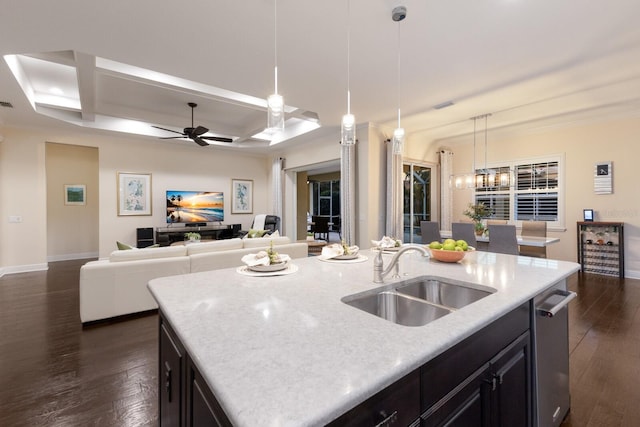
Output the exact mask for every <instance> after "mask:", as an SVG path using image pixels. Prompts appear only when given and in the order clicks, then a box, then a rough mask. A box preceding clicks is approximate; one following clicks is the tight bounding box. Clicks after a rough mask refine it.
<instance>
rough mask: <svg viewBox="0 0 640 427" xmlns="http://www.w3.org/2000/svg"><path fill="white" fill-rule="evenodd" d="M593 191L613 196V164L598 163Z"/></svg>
mask: <svg viewBox="0 0 640 427" xmlns="http://www.w3.org/2000/svg"><path fill="white" fill-rule="evenodd" d="M593 191H594V192H595V193H596V194H613V162H598V163H596V165H595V171H594V173H593Z"/></svg>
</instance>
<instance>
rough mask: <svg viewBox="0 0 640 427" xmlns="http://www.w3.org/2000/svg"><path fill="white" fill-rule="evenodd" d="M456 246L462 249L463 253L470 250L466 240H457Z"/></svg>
mask: <svg viewBox="0 0 640 427" xmlns="http://www.w3.org/2000/svg"><path fill="white" fill-rule="evenodd" d="M456 246H458V247H460V248H462V250H463V251H466V250H467V249H469V244H468V243H467V242H465V241H464V240H456Z"/></svg>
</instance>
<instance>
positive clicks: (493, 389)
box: [482, 376, 496, 391]
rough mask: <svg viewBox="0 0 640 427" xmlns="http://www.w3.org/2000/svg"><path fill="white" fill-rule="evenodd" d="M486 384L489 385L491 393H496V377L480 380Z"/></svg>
mask: <svg viewBox="0 0 640 427" xmlns="http://www.w3.org/2000/svg"><path fill="white" fill-rule="evenodd" d="M482 381H484V382H485V383H487V384H491V391H496V377H495V376H492V377H491V379H490V380H482Z"/></svg>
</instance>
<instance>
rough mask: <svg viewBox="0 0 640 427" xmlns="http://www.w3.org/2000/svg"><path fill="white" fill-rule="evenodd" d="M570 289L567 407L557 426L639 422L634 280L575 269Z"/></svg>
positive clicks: (639, 306) (638, 301) (639, 285)
mask: <svg viewBox="0 0 640 427" xmlns="http://www.w3.org/2000/svg"><path fill="white" fill-rule="evenodd" d="M570 289H571V290H574V291H576V292H577V293H578V298H576V299H575V300H574V301H572V302H571V303H570V305H569V352H570V355H571V356H570V374H571V411H570V413H569V416H568V417H567V419H565V421H564V423H563V424H562V426H563V427H609V426H625V427H627V426H628V427H632V426H634V427H635V426H639V425H640V280H634V279H625V280H619V279H617V278H607V277H604V276H598V275H588V274H585V275H581V276H576V277H575V278H572V280H571V281H570Z"/></svg>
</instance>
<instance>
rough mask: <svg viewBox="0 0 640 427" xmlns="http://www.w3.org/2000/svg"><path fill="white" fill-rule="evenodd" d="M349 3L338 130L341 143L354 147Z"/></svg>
mask: <svg viewBox="0 0 640 427" xmlns="http://www.w3.org/2000/svg"><path fill="white" fill-rule="evenodd" d="M350 18H351V2H350V1H349V0H347V114H345V115H344V116H342V126H341V129H340V134H341V139H340V141H341V143H342V144H343V145H354V144H355V143H356V118H355V116H354V115H353V114H351V81H350V78H351V76H350V73H351V69H350V68H351V62H350V61H351V55H350V54H351V22H350Z"/></svg>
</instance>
